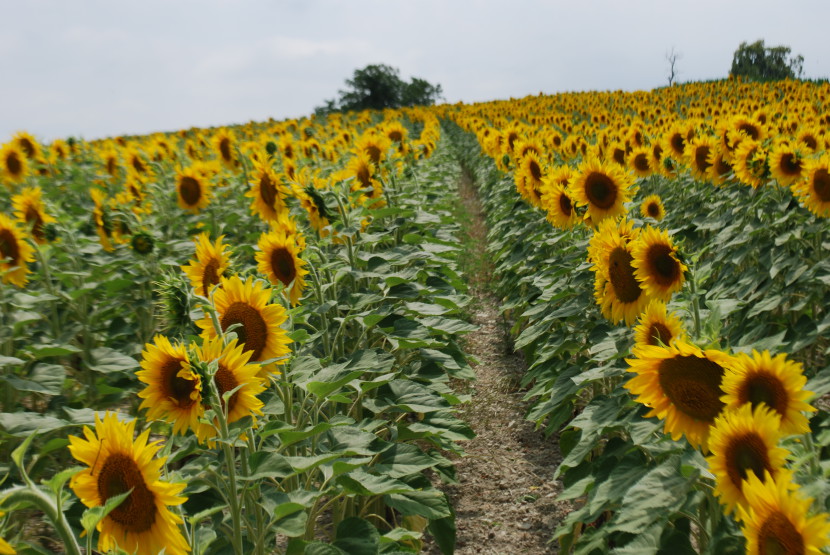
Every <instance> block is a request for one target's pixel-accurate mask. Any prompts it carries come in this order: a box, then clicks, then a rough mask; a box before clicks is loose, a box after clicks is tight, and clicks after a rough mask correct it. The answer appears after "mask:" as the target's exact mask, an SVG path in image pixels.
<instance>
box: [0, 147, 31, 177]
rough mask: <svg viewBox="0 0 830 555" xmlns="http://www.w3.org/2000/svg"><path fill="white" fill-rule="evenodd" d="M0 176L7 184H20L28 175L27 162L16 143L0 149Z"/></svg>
mask: <svg viewBox="0 0 830 555" xmlns="http://www.w3.org/2000/svg"><path fill="white" fill-rule="evenodd" d="M0 175H2V176H3V180H4V181H6V182H7V184H8V183H22V182H23V180H25V179H26V176H27V175H29V161H28V160H27V159H26V155H25V154H24V153H23V150H22V149H21V148H20V147H19V146H18V145H17V143H14V142H11V143H7V144H5V145H3V147H2V148H0Z"/></svg>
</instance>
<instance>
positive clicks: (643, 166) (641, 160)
mask: <svg viewBox="0 0 830 555" xmlns="http://www.w3.org/2000/svg"><path fill="white" fill-rule="evenodd" d="M634 169H635V170H637V171H638V172H647V171H648V156H646V154H645V153H644V152H640V153H639V154H637V155H636V156H635V157H634Z"/></svg>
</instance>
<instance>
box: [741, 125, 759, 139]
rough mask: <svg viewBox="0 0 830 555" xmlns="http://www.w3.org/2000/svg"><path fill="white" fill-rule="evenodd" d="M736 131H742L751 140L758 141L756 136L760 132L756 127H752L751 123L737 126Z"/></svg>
mask: <svg viewBox="0 0 830 555" xmlns="http://www.w3.org/2000/svg"><path fill="white" fill-rule="evenodd" d="M738 131H743V132H744V133H746V134H747V135H748V136H749V137H750V138H751V139H758V136H759V135H760V134H761V132H760V131H759V130H758V128H757V127H755V126H754V125H752V124H751V123H742V124H740V125H739V126H738Z"/></svg>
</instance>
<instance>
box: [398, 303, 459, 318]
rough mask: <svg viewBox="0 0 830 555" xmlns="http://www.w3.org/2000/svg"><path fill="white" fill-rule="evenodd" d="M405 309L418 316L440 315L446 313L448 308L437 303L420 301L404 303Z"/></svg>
mask: <svg viewBox="0 0 830 555" xmlns="http://www.w3.org/2000/svg"><path fill="white" fill-rule="evenodd" d="M404 306H406V308H407V309H409V310H411V311H413V312H415V313H416V314H418V315H420V316H441V315H442V314H446V313H447V312H449V310H450V309H448V308H447V307H444V306H441V305H438V304H428V303H421V302H410V303H404Z"/></svg>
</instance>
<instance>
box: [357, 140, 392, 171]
mask: <svg viewBox="0 0 830 555" xmlns="http://www.w3.org/2000/svg"><path fill="white" fill-rule="evenodd" d="M391 146H392V141H391V140H389V139H388V138H387V137H386V136H385V135H378V134H374V133H364V134H363V136H362V137H361V138H360V139H358V140H357V141H356V143H355V151H356V152H357V153H358V154H365V155H366V156H368V157H369V160H371V161H372V164H374V165H375V167H380V165H381V163H383V161H384V160H385V159H386V151H388V150H389V149H390V148H391Z"/></svg>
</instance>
